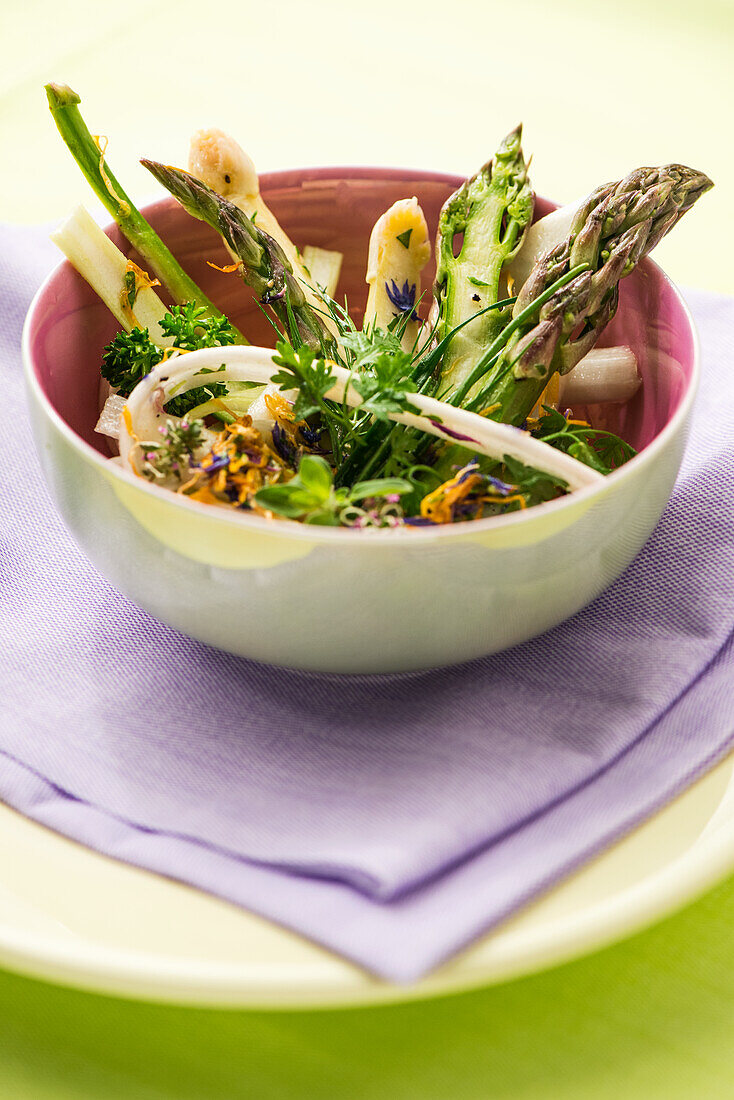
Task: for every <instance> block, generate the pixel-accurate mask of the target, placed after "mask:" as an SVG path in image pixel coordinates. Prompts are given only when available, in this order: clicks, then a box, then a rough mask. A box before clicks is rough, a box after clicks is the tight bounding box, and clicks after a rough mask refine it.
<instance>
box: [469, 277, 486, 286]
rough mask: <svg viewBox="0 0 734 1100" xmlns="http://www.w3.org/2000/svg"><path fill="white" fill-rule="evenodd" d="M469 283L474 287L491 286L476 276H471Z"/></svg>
mask: <svg viewBox="0 0 734 1100" xmlns="http://www.w3.org/2000/svg"><path fill="white" fill-rule="evenodd" d="M469 282H470V283H471V285H472V286H489V285H490V284H489V283H488V282H486V281H485V280H484V279H477V278H476V277H475V276H474V275H470V276H469Z"/></svg>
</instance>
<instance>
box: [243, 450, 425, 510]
mask: <svg viewBox="0 0 734 1100" xmlns="http://www.w3.org/2000/svg"><path fill="white" fill-rule="evenodd" d="M412 491H413V485H412V484H411V483H410V482H409V481H405V480H403V479H401V478H381V479H380V480H377V481H363V482H360V483H359V484H358V485H354V486H353V487H352V488H351V489H345V488H341V489H335V488H334V478H333V474H332V470H331V467H330V465H329V463H328V462H327V461H326V459H324V458H321V456H320V455H304V456H303V458H302V459H301V464H300V466H299V467H298V473H297V474H296V476H295V477H294V478H291V480H290V481H287V482H284V483H283V484H280V485H269V486H267V487H266V488H264V489H260V491H259V492H257V493H256V494H255V497H254V501H255V504H257V505H258V507H260V508H264V509H266V510H267V511H269V512H275V513H276V514H277V515H279V516H286V517H287V518H288V519H299V520H303V522H304V523H315V524H319V525H320V526H328V527H338V526H339V525H340V523H341V522H342V520H341V514H342V513H343V511H344V510H345V509H346V508H348V507H349V505H352V504H356V503H358V502H359V501H363V500H367V499H368V498H380V497H389V496H402V495H404V494H406V493H411V492H412Z"/></svg>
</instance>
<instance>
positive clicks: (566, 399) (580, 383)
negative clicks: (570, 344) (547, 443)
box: [553, 346, 642, 409]
mask: <svg viewBox="0 0 734 1100" xmlns="http://www.w3.org/2000/svg"><path fill="white" fill-rule="evenodd" d="M553 377H554V378H555V379H556V380H558V381H559V382H560V385H559V388H558V402H557V404H558V407H559V408H562V409H563V408H566V407H567V406H569V405H571V406H573V405H601V404H609V403H615V404H621V403H623V402H625V401H629V400H630V398H632V397H634V395H635V394H636V393H637V391H638V389H639V388H640V386H641V384H642V379H641V378H640V376H639V374H638V373H637V358H636V356H635V353H634V352H633V351H632V348H628V347H627V346H623V347H616V348H593V349H592V350H591V351H590V352H589V354H588V355H585V356H584V358H583V359H582V360H581V362H580V363H577V365H576V366H575V367H574V368H573V370H572V371H569V373H568V374H564V375H563V377H561V376H560V375H558V374H555V375H554V376H553Z"/></svg>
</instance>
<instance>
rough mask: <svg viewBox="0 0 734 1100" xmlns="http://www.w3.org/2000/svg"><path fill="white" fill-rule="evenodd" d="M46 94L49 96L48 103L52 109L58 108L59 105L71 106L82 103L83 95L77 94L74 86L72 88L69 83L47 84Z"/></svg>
mask: <svg viewBox="0 0 734 1100" xmlns="http://www.w3.org/2000/svg"><path fill="white" fill-rule="evenodd" d="M46 95H47V97H48V105H49V107H50V108H51V110H52V111H55V110H57V108H59V107H71V106H73V105H74V104H75V103H81V101H82V97H81V96H80V95H77V93H76V92H75V91H74V89H73V88H70V87H69V85H68V84H47V85H46Z"/></svg>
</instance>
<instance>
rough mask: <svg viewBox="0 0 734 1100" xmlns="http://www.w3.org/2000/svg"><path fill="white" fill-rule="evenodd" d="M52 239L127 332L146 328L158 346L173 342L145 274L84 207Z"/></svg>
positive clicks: (158, 299)
mask: <svg viewBox="0 0 734 1100" xmlns="http://www.w3.org/2000/svg"><path fill="white" fill-rule="evenodd" d="M51 240H52V241H53V242H54V244H56V245H58V247H59V248H60V249H61V251H62V252H63V253H64V255H65V256H66V258H67V259H68V260H69V262H70V263H71V264H72V265H73V266H74V267H75V268H76V270H77V271H78V272H79V274H80V275H81V276H82V277H83V278H84V279H86V281H87V282H88V283H89V285H90V286H91V288H92V290H95V291H96V292H97V294H98V295H99V296H100V298H101V299H102V301H103V302H104V303H105V305H106V306H107V307H108V309H110V310H111V312H112V313H113V314H114V315H115V317H116V318H117V320H118V321H119V322H120V324H121V325H122V327H123V328H124V329H125V330H126V332H129V331H130V330H131V329H133V328H136V327H137V328H147V329H148V333H149V335H150V338H151V340H152V341H153V343H154V344H158V346H159V347H162V348H165V347H168V346H169V345H170V344H172V343H173V338H172V337H170V336H164V335H163V331H162V329H161V328H160V325H159V324H158V322H159V321H160V319H161V318H162V317H163V315H164V314H165V313H166V307H165V306H164V304H163V302H162V301H161V300H160V298H159V297H158V295H157V294H156V293H155V291H154V290H152V289H151V287H150V285H149V280H148V277H147V276H146V274H145V272H142V271H140V269H139V268H136V267H135V266H134V265H132V264H131V263H130V261H129V260H128V258H127V256H124V255H123V253H122V252H120V249H119V248H118V247H117V246H116V245H115V244H113V243H112V241H111V240H110V238H109V237H108V236H107V234H106V233H105V232H104V230H103V229H102V228H101V227H100V226H99V225H97V223H96V221H95V220H94V218H93V217H92V215H91V214H90V213H89V212H88V211H87V210H85V209H84V207H83V206H78V207H77V208H76V210H75V211H74V212H73V213H72V214H71V215H70V217H68V218H67V219H66V221H65V222H63V223H62V225H60V226H59V228H58V229H56V230H54V232H53V233H52V234H51ZM128 273H132V277H133V279H134V282H135V295H134V301H133V304H132V305H130V299H129V297H128V293H129V289H130V287H129V286H128V284H127V283H126V276H127V275H128Z"/></svg>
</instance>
